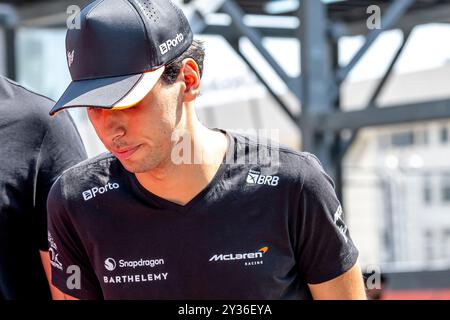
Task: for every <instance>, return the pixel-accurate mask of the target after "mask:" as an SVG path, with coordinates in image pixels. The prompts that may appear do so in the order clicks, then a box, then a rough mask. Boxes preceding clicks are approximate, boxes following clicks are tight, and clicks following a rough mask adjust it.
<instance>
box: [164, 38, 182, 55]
mask: <svg viewBox="0 0 450 320" xmlns="http://www.w3.org/2000/svg"><path fill="white" fill-rule="evenodd" d="M183 40H184V36H183V35H182V34H181V33H179V34H177V36H176V37H175V38H173V39H169V40H167V41H166V42H164V43H163V44H162V45H160V46H159V50H160V51H161V54H162V55H165V54H166V53H167V52H169V51H170V50H172V48H176V47H177V46H178V45H179V44H180V43H181V42H182V41H183Z"/></svg>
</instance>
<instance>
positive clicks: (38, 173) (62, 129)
mask: <svg viewBox="0 0 450 320" xmlns="http://www.w3.org/2000/svg"><path fill="white" fill-rule="evenodd" d="M53 104H54V102H53V101H51V100H50V99H47V98H45V97H43V96H41V95H38V94H36V93H33V92H31V91H29V90H27V89H25V88H24V87H22V86H20V85H19V84H17V83H15V82H13V81H11V80H9V79H6V78H4V77H0V115H1V116H0V152H1V156H0V300H4V299H6V300H12V299H49V298H50V290H49V286H48V282H47V281H46V277H45V273H44V268H43V265H42V263H41V257H40V254H39V251H41V255H42V257H43V262H47V261H48V259H47V258H46V257H47V255H48V253H47V207H46V203H47V195H48V192H49V191H50V187H51V186H52V184H53V183H54V182H55V180H56V178H57V177H58V175H60V174H61V173H62V172H63V170H65V169H67V168H68V167H70V166H72V165H75V164H76V163H78V162H80V161H82V160H84V159H86V153H85V151H84V147H83V144H82V142H81V139H80V136H79V135H78V132H77V130H76V128H75V125H74V123H73V121H72V119H71V117H70V115H69V114H68V113H67V112H63V113H62V114H61V117H58V118H56V119H51V117H49V116H48V108H50V107H51V106H52V105H53ZM45 266H46V267H47V268H46V269H48V271H50V265H49V264H48V266H47V265H46V264H45Z"/></svg>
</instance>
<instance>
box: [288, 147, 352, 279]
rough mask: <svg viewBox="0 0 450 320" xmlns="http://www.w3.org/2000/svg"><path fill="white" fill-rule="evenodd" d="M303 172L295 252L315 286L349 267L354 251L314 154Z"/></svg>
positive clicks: (331, 187)
mask: <svg viewBox="0 0 450 320" xmlns="http://www.w3.org/2000/svg"><path fill="white" fill-rule="evenodd" d="M305 170H306V171H305V172H306V173H305V179H304V181H303V186H302V191H301V193H302V194H301V197H300V199H301V200H300V202H301V203H300V210H299V215H300V217H299V220H298V221H299V223H298V226H299V230H298V232H299V233H298V239H299V240H298V246H297V249H296V250H297V257H298V263H299V267H300V272H301V274H302V275H303V276H304V278H305V280H306V282H307V283H309V284H318V283H322V282H325V281H329V280H332V279H334V278H336V277H338V276H340V275H342V274H343V273H345V272H346V271H348V270H349V269H350V268H351V267H353V266H354V265H355V263H356V261H357V258H358V250H357V248H356V246H355V245H354V243H353V241H352V239H351V238H350V234H349V230H348V228H347V226H346V225H345V223H344V221H343V217H342V214H343V212H342V207H341V204H340V202H339V200H338V198H337V196H336V192H335V190H334V183H333V181H332V180H331V178H330V177H329V176H328V175H327V174H326V173H325V171H324V170H323V168H322V165H321V164H320V162H319V160H318V159H317V158H316V157H315V156H314V155H312V154H310V155H308V157H307V161H306V166H305Z"/></svg>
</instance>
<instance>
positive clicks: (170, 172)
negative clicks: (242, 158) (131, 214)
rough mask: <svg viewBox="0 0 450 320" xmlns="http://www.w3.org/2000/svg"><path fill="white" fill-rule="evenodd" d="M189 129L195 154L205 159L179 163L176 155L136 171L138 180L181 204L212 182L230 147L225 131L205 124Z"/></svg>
mask: <svg viewBox="0 0 450 320" xmlns="http://www.w3.org/2000/svg"><path fill="white" fill-rule="evenodd" d="M188 132H189V136H190V137H191V144H190V145H191V147H192V155H196V156H197V160H201V161H195V162H193V163H181V164H175V163H174V162H173V159H167V160H166V161H165V162H164V164H162V165H161V166H160V167H158V168H155V169H154V170H152V171H149V172H146V173H137V174H136V177H137V179H138V181H139V182H140V183H141V185H142V186H143V187H144V188H146V189H147V190H148V191H150V192H151V193H153V194H155V195H157V196H159V197H161V198H163V199H166V200H168V201H172V202H175V203H177V204H180V205H185V204H187V203H188V202H189V201H190V200H192V199H193V198H194V197H195V196H196V195H197V194H199V193H200V192H201V191H202V190H203V189H204V188H205V187H206V186H208V184H209V183H210V182H211V180H212V179H213V178H214V176H215V175H216V173H217V171H218V170H219V168H220V165H221V164H222V161H223V158H224V156H225V154H226V151H227V149H228V139H227V137H226V135H225V134H223V133H222V132H219V131H214V130H210V129H208V128H206V127H204V126H203V125H199V126H197V127H196V128H195V129H191V130H189V131H188ZM199 155H201V157H200V159H199V158H198V156H199Z"/></svg>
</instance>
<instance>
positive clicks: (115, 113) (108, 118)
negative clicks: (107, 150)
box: [101, 109, 127, 140]
mask: <svg viewBox="0 0 450 320" xmlns="http://www.w3.org/2000/svg"><path fill="white" fill-rule="evenodd" d="M101 119H102V127H103V130H104V132H106V134H107V135H108V138H110V139H112V140H114V139H116V138H118V137H120V136H123V135H125V133H126V129H127V121H126V118H125V117H124V115H123V113H122V112H121V111H119V110H105V109H103V110H102V116H101Z"/></svg>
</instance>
